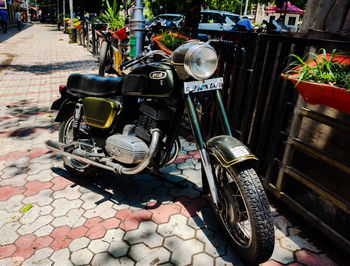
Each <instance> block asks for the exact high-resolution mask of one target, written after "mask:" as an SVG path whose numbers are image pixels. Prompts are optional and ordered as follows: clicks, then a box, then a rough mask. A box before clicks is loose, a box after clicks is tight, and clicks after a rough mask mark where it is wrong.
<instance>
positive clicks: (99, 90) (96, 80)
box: [67, 74, 123, 97]
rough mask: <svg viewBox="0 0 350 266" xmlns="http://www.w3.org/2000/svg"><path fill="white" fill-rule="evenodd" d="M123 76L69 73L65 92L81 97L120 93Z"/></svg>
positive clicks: (109, 95) (108, 95)
mask: <svg viewBox="0 0 350 266" xmlns="http://www.w3.org/2000/svg"><path fill="white" fill-rule="evenodd" d="M122 81H123V78H109V77H101V76H98V75H95V74H71V75H70V76H69V78H68V82H67V93H71V94H74V95H79V96H82V97H111V96H115V95H121V87H122V83H123V82H122Z"/></svg>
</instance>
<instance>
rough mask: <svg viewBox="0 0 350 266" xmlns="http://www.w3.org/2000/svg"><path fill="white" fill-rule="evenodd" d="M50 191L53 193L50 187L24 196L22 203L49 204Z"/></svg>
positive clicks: (50, 199) (50, 200)
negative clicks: (32, 194) (29, 195)
mask: <svg viewBox="0 0 350 266" xmlns="http://www.w3.org/2000/svg"><path fill="white" fill-rule="evenodd" d="M52 193H53V191H52V189H45V190H42V191H40V192H39V193H38V194H36V195H34V196H31V197H26V198H25V199H24V200H23V203H24V204H33V205H37V206H46V205H49V204H50V203H51V202H52V201H53V199H52V197H51V195H52Z"/></svg>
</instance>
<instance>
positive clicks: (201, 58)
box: [184, 43, 218, 80]
mask: <svg viewBox="0 0 350 266" xmlns="http://www.w3.org/2000/svg"><path fill="white" fill-rule="evenodd" d="M217 66H218V56H217V55H216V52H215V50H214V48H213V47H211V46H210V45H208V44H205V43H203V44H195V45H193V46H192V47H191V48H190V49H188V51H187V52H186V55H185V60H184V67H185V70H186V72H187V74H188V75H190V76H192V77H193V78H195V79H197V80H203V79H208V78H210V77H211V76H212V75H213V74H214V73H215V70H216V68H217Z"/></svg>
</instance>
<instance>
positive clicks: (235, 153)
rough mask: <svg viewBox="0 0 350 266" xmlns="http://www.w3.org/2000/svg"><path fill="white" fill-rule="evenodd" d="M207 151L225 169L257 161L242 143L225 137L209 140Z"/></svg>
mask: <svg viewBox="0 0 350 266" xmlns="http://www.w3.org/2000/svg"><path fill="white" fill-rule="evenodd" d="M207 149H208V151H209V154H211V155H213V156H214V157H216V159H217V160H218V161H219V163H220V164H221V165H222V166H223V167H226V168H227V167H230V166H232V165H236V164H239V163H242V162H245V161H249V160H251V161H258V158H256V157H255V156H254V154H252V153H251V151H250V150H249V149H248V148H247V147H246V146H245V145H244V144H243V143H242V142H240V141H239V140H238V139H235V138H234V137H231V136H227V135H223V136H216V137H213V138H211V139H209V140H208V141H207Z"/></svg>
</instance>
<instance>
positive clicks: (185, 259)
mask: <svg viewBox="0 0 350 266" xmlns="http://www.w3.org/2000/svg"><path fill="white" fill-rule="evenodd" d="M164 246H165V247H166V248H168V249H169V250H171V251H172V256H171V262H172V263H173V264H175V265H179V264H181V265H188V264H191V260H192V255H194V254H196V253H199V252H202V251H203V247H204V245H203V243H202V242H200V241H198V240H196V239H190V240H186V241H183V240H181V239H179V238H178V237H175V236H172V237H168V238H166V239H165V242H164Z"/></svg>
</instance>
